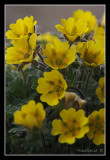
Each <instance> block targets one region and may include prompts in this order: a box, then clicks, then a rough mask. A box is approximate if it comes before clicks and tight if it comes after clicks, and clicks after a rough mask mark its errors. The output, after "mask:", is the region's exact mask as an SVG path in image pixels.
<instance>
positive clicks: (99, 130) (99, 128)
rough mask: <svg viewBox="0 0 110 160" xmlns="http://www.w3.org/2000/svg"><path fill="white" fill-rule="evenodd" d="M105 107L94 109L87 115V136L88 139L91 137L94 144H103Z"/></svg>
mask: <svg viewBox="0 0 110 160" xmlns="http://www.w3.org/2000/svg"><path fill="white" fill-rule="evenodd" d="M104 114H105V109H104V108H103V109H100V110H99V111H94V112H92V113H91V114H90V115H89V116H88V120H89V122H88V126H89V132H88V133H87V136H88V138H89V139H93V143H94V144H96V145H100V144H105V133H104V123H105V117H104Z"/></svg>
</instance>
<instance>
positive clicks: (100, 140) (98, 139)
mask: <svg viewBox="0 0 110 160" xmlns="http://www.w3.org/2000/svg"><path fill="white" fill-rule="evenodd" d="M93 143H94V144H96V145H100V144H105V134H101V135H100V136H99V135H95V137H94V139H93Z"/></svg>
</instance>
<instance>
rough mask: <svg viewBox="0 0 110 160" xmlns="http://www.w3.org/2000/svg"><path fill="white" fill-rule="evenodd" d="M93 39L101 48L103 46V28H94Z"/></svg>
mask: <svg viewBox="0 0 110 160" xmlns="http://www.w3.org/2000/svg"><path fill="white" fill-rule="evenodd" d="M93 39H94V40H95V42H96V43H97V44H99V45H100V47H101V48H104V47H105V29H104V28H103V27H99V26H97V27H96V28H95V30H94V35H93Z"/></svg>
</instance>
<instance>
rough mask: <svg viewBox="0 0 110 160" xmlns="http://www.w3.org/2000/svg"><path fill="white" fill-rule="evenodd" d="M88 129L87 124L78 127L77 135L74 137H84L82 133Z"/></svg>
mask: <svg viewBox="0 0 110 160" xmlns="http://www.w3.org/2000/svg"><path fill="white" fill-rule="evenodd" d="M88 131H89V127H88V126H84V127H82V128H81V129H80V131H79V133H78V135H76V136H75V137H76V138H82V137H84V135H85V134H86V133H87V132H88Z"/></svg>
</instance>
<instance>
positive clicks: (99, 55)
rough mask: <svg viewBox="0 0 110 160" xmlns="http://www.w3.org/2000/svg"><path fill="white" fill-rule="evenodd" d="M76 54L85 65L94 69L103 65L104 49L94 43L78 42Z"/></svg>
mask: <svg viewBox="0 0 110 160" xmlns="http://www.w3.org/2000/svg"><path fill="white" fill-rule="evenodd" d="M77 52H79V53H80V54H81V55H80V57H81V58H82V60H83V61H84V63H85V65H87V66H93V67H96V66H98V65H101V64H103V63H105V48H101V47H100V45H99V44H97V43H95V42H94V41H92V40H91V41H88V42H79V43H78V45H77Z"/></svg>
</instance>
